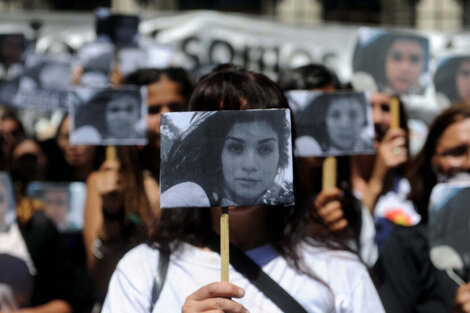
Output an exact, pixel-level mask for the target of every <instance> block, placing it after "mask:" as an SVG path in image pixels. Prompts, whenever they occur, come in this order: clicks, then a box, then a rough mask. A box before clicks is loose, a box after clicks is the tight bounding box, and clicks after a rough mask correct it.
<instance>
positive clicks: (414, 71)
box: [352, 27, 431, 95]
mask: <svg viewBox="0 0 470 313" xmlns="http://www.w3.org/2000/svg"><path fill="white" fill-rule="evenodd" d="M352 67H353V72H354V74H355V76H356V75H358V74H359V75H362V76H363V79H364V77H370V79H371V80H373V81H374V82H375V84H376V89H377V90H379V91H385V92H387V93H390V94H399V95H402V94H423V93H424V91H425V89H426V88H427V87H428V86H429V84H430V82H431V78H430V73H429V40H428V38H426V37H424V36H420V35H417V34H414V33H411V32H397V31H388V30H384V29H378V28H367V27H365V28H361V29H359V31H358V39H357V43H356V46H355V49H354V54H353V64H352Z"/></svg>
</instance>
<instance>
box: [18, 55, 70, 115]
mask: <svg viewBox="0 0 470 313" xmlns="http://www.w3.org/2000/svg"><path fill="white" fill-rule="evenodd" d="M72 62H73V59H72V58H70V57H67V56H52V55H38V54H30V55H28V58H27V60H26V65H25V70H24V72H23V74H22V75H21V78H20V81H19V88H18V93H17V95H16V97H15V100H14V102H15V104H16V106H18V107H21V108H33V109H37V110H45V111H53V110H56V109H66V107H67V102H66V97H67V89H68V88H69V87H70V82H71V78H72V73H71V70H72Z"/></svg>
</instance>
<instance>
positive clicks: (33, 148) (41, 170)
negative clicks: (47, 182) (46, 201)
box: [10, 138, 47, 202]
mask: <svg viewBox="0 0 470 313" xmlns="http://www.w3.org/2000/svg"><path fill="white" fill-rule="evenodd" d="M46 166H47V157H46V155H45V153H44V151H43V148H42V146H41V145H40V144H39V142H38V141H36V140H35V139H32V138H24V139H22V140H20V141H19V142H18V143H17V144H16V146H15V147H14V148H13V152H12V157H11V161H10V174H11V178H12V181H13V186H14V190H15V198H16V200H17V201H18V202H20V201H21V199H22V198H23V197H24V195H25V191H26V188H27V186H28V184H29V183H31V182H33V181H41V180H44V178H45V175H46Z"/></svg>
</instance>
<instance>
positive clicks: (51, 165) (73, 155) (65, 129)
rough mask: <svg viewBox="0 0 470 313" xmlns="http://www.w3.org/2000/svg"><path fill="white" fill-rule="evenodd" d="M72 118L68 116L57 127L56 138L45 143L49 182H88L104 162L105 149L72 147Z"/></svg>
mask: <svg viewBox="0 0 470 313" xmlns="http://www.w3.org/2000/svg"><path fill="white" fill-rule="evenodd" d="M70 123H71V121H70V118H69V115H68V114H66V115H64V117H63V118H62V121H61V122H60V123H59V126H58V127H57V132H56V135H55V137H54V138H52V139H49V140H46V141H45V142H43V147H44V151H45V152H46V155H47V160H48V162H47V169H46V177H45V180H47V181H62V182H71V181H86V179H87V177H88V175H89V174H90V173H91V172H92V171H95V170H97V169H98V168H99V167H100V165H101V163H103V161H104V147H102V146H89V145H78V146H76V145H73V146H72V145H70V141H69V134H70Z"/></svg>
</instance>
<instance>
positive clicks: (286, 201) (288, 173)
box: [160, 110, 294, 208]
mask: <svg viewBox="0 0 470 313" xmlns="http://www.w3.org/2000/svg"><path fill="white" fill-rule="evenodd" d="M169 123H171V125H169ZM161 129H162V133H168V132H169V130H170V129H171V130H172V132H174V133H176V135H175V136H171V135H169V134H167V135H166V136H162V139H161V149H162V151H169V152H168V153H167V154H165V155H163V154H162V160H161V180H160V182H161V203H160V205H161V207H162V208H179V207H211V206H212V207H214V206H248V205H260V204H264V205H291V204H293V203H294V194H293V192H294V191H293V174H292V148H291V146H292V144H291V121H290V112H289V110H246V111H216V112H179V113H166V114H163V115H162V125H161ZM164 130H165V131H164ZM168 147H170V148H168Z"/></svg>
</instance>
